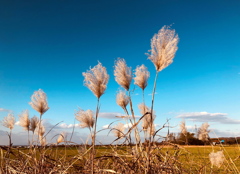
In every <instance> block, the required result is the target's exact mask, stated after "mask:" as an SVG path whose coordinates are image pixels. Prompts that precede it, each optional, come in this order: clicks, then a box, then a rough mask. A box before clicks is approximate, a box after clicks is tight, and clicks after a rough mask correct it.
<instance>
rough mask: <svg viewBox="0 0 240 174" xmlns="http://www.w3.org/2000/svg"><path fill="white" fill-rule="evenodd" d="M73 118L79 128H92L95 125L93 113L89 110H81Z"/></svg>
mask: <svg viewBox="0 0 240 174" xmlns="http://www.w3.org/2000/svg"><path fill="white" fill-rule="evenodd" d="M75 118H76V119H77V120H78V121H79V122H80V127H81V128H86V127H87V128H89V129H90V128H93V126H94V124H95V119H94V118H93V111H91V110H86V111H84V110H82V109H79V111H77V112H76V113H75Z"/></svg>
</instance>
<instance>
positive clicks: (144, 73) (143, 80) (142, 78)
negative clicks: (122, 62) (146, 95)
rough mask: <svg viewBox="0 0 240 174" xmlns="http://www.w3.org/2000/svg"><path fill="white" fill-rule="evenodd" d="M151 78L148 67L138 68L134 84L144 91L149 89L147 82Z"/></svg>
mask: <svg viewBox="0 0 240 174" xmlns="http://www.w3.org/2000/svg"><path fill="white" fill-rule="evenodd" d="M149 76H150V73H149V71H148V70H147V67H145V66H144V65H141V66H137V68H136V70H135V78H134V81H135V82H134V84H135V85H138V86H139V87H140V88H141V89H142V90H144V89H145V88H146V87H147V80H148V78H149Z"/></svg>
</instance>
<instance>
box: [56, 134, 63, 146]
mask: <svg viewBox="0 0 240 174" xmlns="http://www.w3.org/2000/svg"><path fill="white" fill-rule="evenodd" d="M64 139H65V133H64V132H62V133H61V134H60V135H59V136H58V139H57V144H59V143H62V142H64Z"/></svg>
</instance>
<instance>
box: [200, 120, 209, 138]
mask: <svg viewBox="0 0 240 174" xmlns="http://www.w3.org/2000/svg"><path fill="white" fill-rule="evenodd" d="M208 127H209V124H208V123H203V124H202V126H201V127H200V128H199V130H198V139H199V140H202V141H208V139H209V135H208V133H209V132H210V130H208Z"/></svg>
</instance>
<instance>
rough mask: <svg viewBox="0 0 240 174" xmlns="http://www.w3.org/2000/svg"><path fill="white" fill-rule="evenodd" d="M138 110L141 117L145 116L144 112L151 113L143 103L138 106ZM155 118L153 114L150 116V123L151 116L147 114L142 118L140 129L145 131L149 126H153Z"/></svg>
mask: <svg viewBox="0 0 240 174" xmlns="http://www.w3.org/2000/svg"><path fill="white" fill-rule="evenodd" d="M138 108H139V110H140V113H141V114H142V115H144V114H146V112H151V109H149V108H148V107H147V106H146V105H145V104H144V103H141V104H139V105H138ZM155 118H156V115H155V114H154V112H153V115H152V122H151V114H147V115H145V116H144V117H143V118H142V127H143V130H144V131H146V130H147V129H148V128H150V125H151V124H152V125H153V121H154V119H155ZM152 127H153V126H152Z"/></svg>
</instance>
